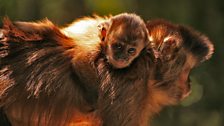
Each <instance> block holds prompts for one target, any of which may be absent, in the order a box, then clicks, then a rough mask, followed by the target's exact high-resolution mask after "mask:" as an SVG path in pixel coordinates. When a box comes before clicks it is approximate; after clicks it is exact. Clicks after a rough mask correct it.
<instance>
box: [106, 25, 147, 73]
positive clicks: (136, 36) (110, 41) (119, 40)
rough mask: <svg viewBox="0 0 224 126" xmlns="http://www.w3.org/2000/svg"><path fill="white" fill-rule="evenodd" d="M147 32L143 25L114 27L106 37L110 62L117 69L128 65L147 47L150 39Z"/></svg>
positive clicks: (107, 54)
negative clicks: (137, 26)
mask: <svg viewBox="0 0 224 126" xmlns="http://www.w3.org/2000/svg"><path fill="white" fill-rule="evenodd" d="M146 34H147V33H146ZM146 34H145V33H144V31H143V30H142V29H141V27H139V28H137V29H130V28H128V27H122V26H120V27H116V28H115V27H114V28H113V30H111V31H109V34H108V36H107V37H106V56H107V60H108V62H109V63H110V64H111V65H112V66H113V67H115V68H117V69H120V68H125V67H128V66H129V65H130V64H131V63H132V62H133V60H134V59H136V58H137V57H138V56H139V54H140V53H141V51H142V50H143V48H144V47H145V45H146V43H147V42H146V41H148V37H147V36H146Z"/></svg>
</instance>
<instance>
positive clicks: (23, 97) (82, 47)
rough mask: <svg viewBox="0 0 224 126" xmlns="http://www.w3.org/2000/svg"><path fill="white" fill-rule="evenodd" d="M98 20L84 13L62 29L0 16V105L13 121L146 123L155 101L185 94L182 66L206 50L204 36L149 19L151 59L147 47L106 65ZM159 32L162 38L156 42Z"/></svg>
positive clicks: (21, 124) (85, 125) (158, 105)
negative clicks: (0, 24) (124, 63)
mask: <svg viewBox="0 0 224 126" xmlns="http://www.w3.org/2000/svg"><path fill="white" fill-rule="evenodd" d="M106 20H107V18H100V17H95V18H84V19H81V20H79V21H77V22H74V23H73V24H71V25H70V26H68V27H65V28H63V29H59V28H58V27H57V26H55V25H53V24H52V23H50V22H49V21H47V22H40V23H26V22H19V23H15V24H13V23H11V22H10V21H9V20H6V22H5V23H4V24H5V26H4V31H6V36H5V38H6V39H3V40H7V41H4V42H3V41H1V43H0V58H1V59H0V61H1V62H0V80H4V81H1V88H0V89H1V90H0V91H1V92H0V95H1V96H0V105H1V107H2V108H3V110H4V112H5V113H6V115H7V117H8V118H9V120H10V122H11V123H12V125H13V126H28V125H32V126H37V125H41V126H42V125H49V126H51V125H63V126H64V125H68V126H100V125H103V126H138V125H141V126H146V125H147V124H148V119H149V117H150V118H151V117H152V116H153V115H154V114H155V113H158V112H159V111H160V110H161V109H162V107H163V106H166V105H173V104H176V103H178V101H180V100H181V99H182V98H184V97H185V96H186V95H187V94H188V93H189V86H188V83H187V78H188V76H189V72H190V70H191V69H192V68H193V67H194V66H195V65H196V64H198V63H199V62H202V61H204V60H206V59H208V58H209V57H210V56H211V54H212V50H213V48H212V44H211V42H210V41H208V39H207V38H205V36H200V34H199V33H197V32H194V31H192V30H189V29H188V28H186V27H184V26H179V25H173V24H171V23H167V22H164V21H151V22H148V23H147V28H148V31H149V37H151V38H152V39H151V40H152V41H151V42H152V43H153V44H152V45H153V48H154V49H153V50H154V51H155V53H156V55H155V56H156V62H153V59H152V57H153V56H152V55H154V53H152V49H151V47H149V48H148V50H146V49H145V50H143V51H142V52H141V54H140V55H139V56H138V57H137V58H136V60H134V62H133V63H132V64H131V65H130V66H129V67H127V68H124V69H113V67H111V65H110V64H108V62H107V61H106V58H105V55H104V54H103V53H102V52H101V51H102V49H101V45H100V42H101V40H100V37H99V31H98V28H97V26H98V24H100V23H101V22H104V21H106ZM83 24H84V25H83ZM80 26H81V27H80ZM15 33H16V34H15ZM173 33H174V34H173ZM167 35H171V38H172V39H170V38H168V39H167V40H168V41H171V42H169V43H165V42H164V41H163V40H164V39H165V38H166V37H167ZM173 35H174V36H173ZM34 36H35V37H34ZM36 36H37V37H36ZM205 40H207V41H206V42H205ZM172 43H174V44H172ZM170 44H171V45H170ZM198 49H199V50H200V52H199V51H197V50H198Z"/></svg>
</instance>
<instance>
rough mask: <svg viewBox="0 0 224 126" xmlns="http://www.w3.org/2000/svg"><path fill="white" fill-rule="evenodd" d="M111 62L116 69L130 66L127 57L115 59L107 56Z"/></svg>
mask: <svg viewBox="0 0 224 126" xmlns="http://www.w3.org/2000/svg"><path fill="white" fill-rule="evenodd" d="M107 60H108V62H109V64H111V65H112V66H113V67H114V68H116V69H122V68H125V67H128V66H129V62H128V60H125V59H116V60H115V59H114V58H112V57H107Z"/></svg>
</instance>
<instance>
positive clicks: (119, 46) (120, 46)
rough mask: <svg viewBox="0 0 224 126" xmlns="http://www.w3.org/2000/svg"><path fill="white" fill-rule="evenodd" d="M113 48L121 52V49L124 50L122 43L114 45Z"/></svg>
mask: <svg viewBox="0 0 224 126" xmlns="http://www.w3.org/2000/svg"><path fill="white" fill-rule="evenodd" d="M113 48H114V49H118V50H120V49H122V48H123V46H122V44H120V43H116V44H114V45H113Z"/></svg>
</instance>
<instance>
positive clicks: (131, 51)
mask: <svg viewBox="0 0 224 126" xmlns="http://www.w3.org/2000/svg"><path fill="white" fill-rule="evenodd" d="M135 52H136V49H135V48H129V49H128V53H129V54H132V55H133V54H135Z"/></svg>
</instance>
